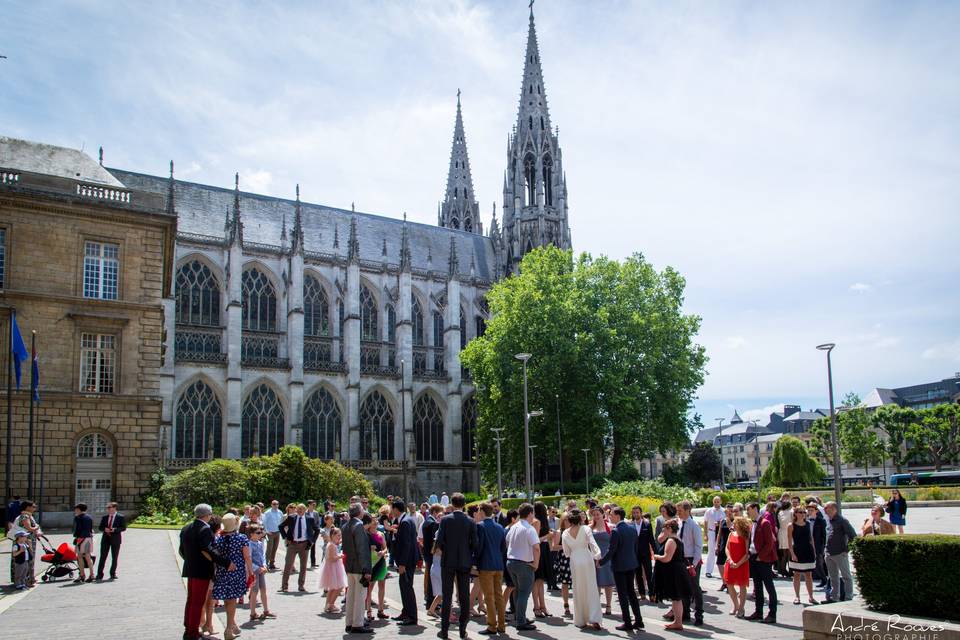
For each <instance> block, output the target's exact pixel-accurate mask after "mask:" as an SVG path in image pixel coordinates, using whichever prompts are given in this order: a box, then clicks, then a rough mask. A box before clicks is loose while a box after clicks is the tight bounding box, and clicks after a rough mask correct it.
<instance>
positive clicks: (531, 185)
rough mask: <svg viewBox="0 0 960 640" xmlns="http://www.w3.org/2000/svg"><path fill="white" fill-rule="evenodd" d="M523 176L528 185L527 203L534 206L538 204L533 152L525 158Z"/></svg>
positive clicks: (535, 164)
mask: <svg viewBox="0 0 960 640" xmlns="http://www.w3.org/2000/svg"><path fill="white" fill-rule="evenodd" d="M530 126H531V128H532V127H533V125H532V124H531V125H530ZM523 178H524V181H525V183H526V187H527V205H528V206H533V205H535V204H537V161H536V160H535V159H534V157H533V154H532V153H528V154H527V155H526V157H525V158H524V159H523Z"/></svg>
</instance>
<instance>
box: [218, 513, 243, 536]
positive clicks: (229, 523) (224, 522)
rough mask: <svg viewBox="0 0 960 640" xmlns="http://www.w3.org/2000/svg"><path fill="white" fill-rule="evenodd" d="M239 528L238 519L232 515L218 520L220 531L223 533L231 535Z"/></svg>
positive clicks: (225, 515) (228, 514) (229, 514)
mask: <svg viewBox="0 0 960 640" xmlns="http://www.w3.org/2000/svg"><path fill="white" fill-rule="evenodd" d="M239 526H240V518H238V517H237V516H235V515H233V514H232V513H227V514H224V516H223V518H222V519H221V520H220V529H221V530H222V531H223V532H224V533H233V532H234V531H236V530H237V527H239Z"/></svg>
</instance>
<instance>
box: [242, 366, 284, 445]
mask: <svg viewBox="0 0 960 640" xmlns="http://www.w3.org/2000/svg"><path fill="white" fill-rule="evenodd" d="M282 446H283V407H282V406H281V405H280V398H278V397H277V394H276V393H274V391H273V389H271V388H270V387H269V386H267V385H265V384H260V385H257V387H256V388H255V389H254V390H253V391H251V392H250V394H249V395H248V396H247V399H246V400H245V401H244V403H243V414H242V416H241V419H240V456H241V457H243V458H249V457H251V456H269V455H273V454H274V453H276V452H277V451H279V450H280V447H282Z"/></svg>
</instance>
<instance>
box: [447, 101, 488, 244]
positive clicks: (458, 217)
mask: <svg viewBox="0 0 960 640" xmlns="http://www.w3.org/2000/svg"><path fill="white" fill-rule="evenodd" d="M439 209H440V210H439V212H438V218H439V219H438V220H437V224H439V225H440V226H441V227H449V228H451V229H463V230H464V231H470V232H473V233H483V228H482V225H481V223H480V207H479V205H478V204H477V202H476V198H475V197H474V195H473V176H472V175H471V173H470V157H469V155H468V154H467V138H466V135H465V134H464V131H463V111H462V109H461V107H460V90H459V89H457V118H456V121H455V122H454V125H453V147H452V148H451V150H450V168H449V169H448V171H447V192H446V195H445V196H444V199H443V202H442V203H440V207H439Z"/></svg>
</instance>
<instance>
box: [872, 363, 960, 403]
mask: <svg viewBox="0 0 960 640" xmlns="http://www.w3.org/2000/svg"><path fill="white" fill-rule="evenodd" d="M953 402H960V371H958V372H957V373H955V374H954V375H953V377H951V378H944V379H943V380H939V381H935V382H924V383H921V384H914V385H910V386H908V387H898V388H896V389H881V388H876V389H874V390H872V391H871V392H870V393H868V394H867V396H866V397H865V398H864V399H863V402H862V403H861V405H860V406H862V407H866V408H868V409H877V408H879V407H882V406H884V405H887V404H895V405H897V406H900V407H909V408H911V409H927V408H929V407H933V406H936V405H938V404H949V403H953Z"/></svg>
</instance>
